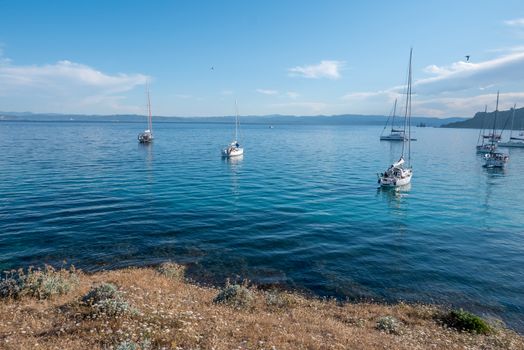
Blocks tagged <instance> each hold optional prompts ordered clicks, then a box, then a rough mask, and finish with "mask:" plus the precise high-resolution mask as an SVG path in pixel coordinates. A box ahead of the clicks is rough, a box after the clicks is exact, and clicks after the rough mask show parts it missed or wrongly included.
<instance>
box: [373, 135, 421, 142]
mask: <svg viewBox="0 0 524 350" xmlns="http://www.w3.org/2000/svg"><path fill="white" fill-rule="evenodd" d="M380 141H397V142H403V141H404V142H405V141H408V138H407V137H402V136H391V135H388V136H380ZM411 141H417V139H414V138H412V139H411Z"/></svg>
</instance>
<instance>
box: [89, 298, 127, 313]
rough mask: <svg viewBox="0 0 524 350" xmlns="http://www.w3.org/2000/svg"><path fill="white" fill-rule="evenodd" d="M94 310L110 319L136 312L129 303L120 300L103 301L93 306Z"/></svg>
mask: <svg viewBox="0 0 524 350" xmlns="http://www.w3.org/2000/svg"><path fill="white" fill-rule="evenodd" d="M93 308H94V310H96V313H97V314H99V315H105V316H109V317H114V316H121V315H125V314H130V313H135V312H136V310H135V309H134V308H132V307H131V306H129V304H128V303H127V301H125V300H123V299H120V298H116V299H104V300H101V301H99V302H98V303H96V304H93Z"/></svg>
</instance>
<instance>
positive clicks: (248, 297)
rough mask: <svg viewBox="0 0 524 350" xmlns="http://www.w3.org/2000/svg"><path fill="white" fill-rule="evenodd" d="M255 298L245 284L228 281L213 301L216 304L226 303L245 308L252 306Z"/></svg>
mask: <svg viewBox="0 0 524 350" xmlns="http://www.w3.org/2000/svg"><path fill="white" fill-rule="evenodd" d="M253 300H254V296H253V292H252V291H250V290H249V289H248V288H247V287H246V286H245V285H239V284H229V283H228V284H226V286H225V287H224V288H222V290H221V291H220V292H219V293H218V294H217V296H216V297H215V299H213V302H214V303H215V304H224V305H229V306H233V307H236V308H245V307H249V306H251V304H252V303H253Z"/></svg>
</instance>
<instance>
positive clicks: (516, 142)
mask: <svg viewBox="0 0 524 350" xmlns="http://www.w3.org/2000/svg"><path fill="white" fill-rule="evenodd" d="M516 107H517V105H513V113H512V114H511V130H510V132H509V141H508V142H500V143H499V146H500V147H524V134H523V133H522V132H521V133H520V134H519V135H518V136H513V125H514V123H515V109H516Z"/></svg>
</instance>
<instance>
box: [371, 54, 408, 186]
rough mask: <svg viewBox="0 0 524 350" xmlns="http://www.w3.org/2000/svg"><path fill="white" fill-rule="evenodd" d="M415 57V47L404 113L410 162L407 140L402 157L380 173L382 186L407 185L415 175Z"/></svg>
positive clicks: (379, 179)
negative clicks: (412, 110) (412, 130)
mask: <svg viewBox="0 0 524 350" xmlns="http://www.w3.org/2000/svg"><path fill="white" fill-rule="evenodd" d="M412 57H413V49H411V50H410V52H409V69H408V81H407V87H406V108H405V113H404V129H403V134H404V135H406V129H407V137H406V139H407V152H408V163H407V164H406V161H405V160H404V151H405V148H406V142H403V143H402V154H401V155H400V159H399V160H398V161H396V162H395V163H393V164H391V166H390V167H389V168H388V169H386V171H384V172H383V173H381V174H378V183H379V184H380V186H381V187H399V186H404V185H407V184H409V183H410V182H411V178H412V177H413V168H412V167H411V83H412V80H413V77H412V71H411V60H412Z"/></svg>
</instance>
